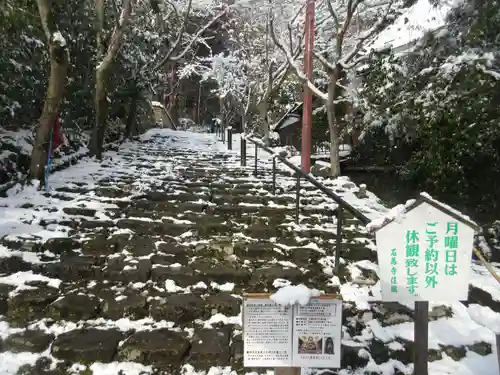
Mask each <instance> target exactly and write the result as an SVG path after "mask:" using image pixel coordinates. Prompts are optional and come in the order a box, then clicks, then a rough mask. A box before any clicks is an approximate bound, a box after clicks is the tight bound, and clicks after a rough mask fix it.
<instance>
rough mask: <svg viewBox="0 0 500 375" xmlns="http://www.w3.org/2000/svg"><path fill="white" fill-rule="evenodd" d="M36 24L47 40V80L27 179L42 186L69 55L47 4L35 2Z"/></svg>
mask: <svg viewBox="0 0 500 375" xmlns="http://www.w3.org/2000/svg"><path fill="white" fill-rule="evenodd" d="M37 5H38V12H39V14H40V20H41V23H42V27H43V30H44V33H45V37H46V39H47V44H48V48H49V55H50V78H49V83H48V87H47V94H46V97H45V102H44V106H43V110H42V114H41V116H40V119H39V121H38V128H37V131H36V139H35V144H34V145H33V151H32V154H31V165H30V170H29V176H30V177H31V178H37V179H39V180H40V181H42V182H43V176H44V171H45V164H46V162H47V151H48V147H49V137H50V131H51V129H52V127H53V126H54V122H55V121H56V118H57V116H58V112H59V106H60V104H61V100H62V97H63V90H64V85H65V82H66V74H67V70H68V65H69V51H68V45H67V43H66V40H65V39H64V37H63V36H62V34H61V32H60V31H59V29H58V26H57V22H56V20H55V19H54V15H53V11H52V2H51V1H50V0H37Z"/></svg>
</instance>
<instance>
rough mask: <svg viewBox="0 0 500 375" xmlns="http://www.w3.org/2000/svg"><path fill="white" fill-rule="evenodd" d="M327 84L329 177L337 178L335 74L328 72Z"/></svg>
mask: <svg viewBox="0 0 500 375" xmlns="http://www.w3.org/2000/svg"><path fill="white" fill-rule="evenodd" d="M328 75H329V82H328V101H327V103H326V114H327V118H328V128H329V130H330V164H331V169H330V175H331V176H332V177H338V176H339V175H340V157H339V147H340V138H339V126H338V123H337V119H336V115H335V91H336V87H337V74H336V72H335V71H334V72H330V73H329V74H328Z"/></svg>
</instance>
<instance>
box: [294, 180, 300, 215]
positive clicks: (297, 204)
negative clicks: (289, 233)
mask: <svg viewBox="0 0 500 375" xmlns="http://www.w3.org/2000/svg"><path fill="white" fill-rule="evenodd" d="M295 194H296V195H295V222H296V223H297V224H298V223H299V215H300V174H299V173H297V191H296V193H295Z"/></svg>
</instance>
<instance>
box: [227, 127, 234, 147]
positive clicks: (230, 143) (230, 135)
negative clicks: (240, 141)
mask: <svg viewBox="0 0 500 375" xmlns="http://www.w3.org/2000/svg"><path fill="white" fill-rule="evenodd" d="M227 149H228V150H232V149H233V128H232V127H231V126H229V127H228V128H227Z"/></svg>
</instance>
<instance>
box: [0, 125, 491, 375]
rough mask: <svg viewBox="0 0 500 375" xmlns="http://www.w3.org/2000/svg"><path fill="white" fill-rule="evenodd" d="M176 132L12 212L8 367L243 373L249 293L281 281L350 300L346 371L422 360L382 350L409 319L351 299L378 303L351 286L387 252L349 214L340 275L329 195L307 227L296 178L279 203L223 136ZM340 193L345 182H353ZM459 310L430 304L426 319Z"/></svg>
mask: <svg viewBox="0 0 500 375" xmlns="http://www.w3.org/2000/svg"><path fill="white" fill-rule="evenodd" d="M172 134H173V133H170V132H167V133H166V135H164V136H162V135H158V136H156V137H151V138H149V139H147V140H145V141H144V142H142V143H136V144H128V145H125V146H124V147H122V148H121V149H120V150H119V151H118V152H116V153H111V154H110V157H109V158H108V159H106V160H105V161H104V162H103V163H102V164H97V163H94V162H92V161H87V162H84V163H82V164H81V165H80V166H76V167H73V170H72V171H70V172H68V173H64V172H61V173H60V175H58V176H59V177H58V179H56V178H55V180H54V181H53V190H52V191H51V193H50V194H49V195H47V196H43V195H40V193H34V192H29V191H28V192H24V193H21V194H20V195H19V196H16V197H15V198H13V201H12V202H10V206H9V207H5V208H2V210H8V209H11V210H14V214H12V215H13V216H14V217H15V218H19V220H20V223H21V224H20V225H22V227H21V229H19V228H17V227H16V228H14V227H13V229H12V232H11V233H14V234H9V235H6V236H4V237H3V238H2V240H1V244H2V245H1V246H2V247H1V249H2V253H9V255H12V256H10V257H3V258H0V274H1V275H2V276H1V277H0V314H1V315H3V317H2V318H1V319H0V338H1V340H0V351H2V352H3V353H0V370H3V369H4V368H3V366H5V368H7V364H8V363H10V366H11V367H10V368H14V367H15V365H14V364H16V363H17V364H18V365H19V366H18V367H20V368H19V369H17V370H16V371H19V372H18V373H19V374H30V375H35V374H36V375H39V374H45V375H49V374H51V375H62V374H68V375H69V374H81V375H89V374H94V375H99V374H108V373H109V374H111V373H113V374H114V373H116V374H118V373H119V370H123V374H125V375H128V374H136V373H137V374H139V373H141V371H144V372H143V373H169V374H170V373H183V374H186V373H189V372H193V371H195V370H197V371H201V370H204V371H207V370H209V369H210V368H211V367H213V366H216V367H218V368H227V366H230V369H231V370H235V371H237V372H238V373H245V372H247V371H249V369H243V367H242V355H243V352H242V349H243V346H242V336H241V330H242V327H241V326H240V324H241V315H240V305H241V299H242V294H243V293H244V292H266V291H274V290H276V288H275V287H274V285H275V282H276V280H277V279H278V280H282V282H284V280H286V281H288V282H292V283H293V284H298V283H304V284H306V285H307V286H309V287H315V288H318V289H321V290H324V291H325V292H328V293H336V292H342V294H344V295H345V298H346V299H347V301H346V302H345V308H344V316H343V320H344V322H343V324H344V339H345V340H344V341H345V342H344V343H343V355H342V356H343V359H342V363H343V368H344V369H351V370H352V371H355V370H356V369H361V368H364V367H365V366H367V365H368V364H369V363H371V362H374V363H376V364H386V365H387V363H389V364H391V363H392V362H391V361H393V360H396V361H399V362H400V363H402V364H404V365H406V364H408V363H410V362H411V360H412V357H411V349H412V341H411V340H408V339H406V338H404V337H397V335H394V337H392V338H391V339H389V340H388V341H386V342H384V341H383V340H381V339H380V337H377V334H376V330H377V329H379V327H380V329H383V328H382V326H384V327H386V326H392V327H397V325H398V324H410V323H411V322H412V319H413V311H412V310H411V309H410V308H408V307H405V306H402V305H398V304H384V305H380V304H377V303H371V304H368V303H364V304H363V303H360V302H359V301H357V300H356V299H351V300H350V298H349V296H352V293H351V291H352V290H355V291H356V292H357V293H358V294H359V293H361V294H363V293H366V297H367V298H368V297H370V295H369V293H368V292H366V291H367V290H369V288H368V287H360V286H359V285H357V284H355V283H354V284H353V283H352V280H353V279H365V280H366V279H370V280H375V279H376V273H375V270H374V268H373V263H371V262H373V261H375V260H376V253H375V251H374V250H375V247H374V245H373V242H372V241H371V239H370V238H369V236H368V235H367V233H366V231H365V230H364V228H363V226H362V225H360V223H358V222H357V221H356V220H355V219H353V218H351V217H349V216H348V215H347V217H346V219H345V222H344V235H343V240H344V244H343V253H342V259H341V269H340V272H339V274H338V275H337V276H334V275H333V266H334V256H333V254H334V247H335V236H336V229H335V228H336V224H335V208H336V205H335V203H334V202H333V201H331V200H330V199H328V198H326V197H325V196H324V195H322V194H321V193H319V192H318V191H317V190H316V189H315V188H314V187H313V186H311V185H309V184H306V183H303V184H302V186H301V189H302V190H301V210H300V220H299V223H298V224H297V223H296V222H295V184H296V180H295V178H294V177H293V176H291V175H290V174H289V173H286V172H284V171H279V172H278V176H277V186H278V189H277V192H276V195H272V194H271V184H272V181H271V179H272V176H271V171H270V170H269V169H267V168H264V165H261V168H260V169H259V173H258V175H257V176H254V175H253V169H252V168H250V167H248V168H241V167H239V166H238V165H239V161H238V158H237V154H235V153H234V154H233V153H227V152H225V151H223V150H221V149H220V147H221V145H217V144H216V143H214V139H213V138H211V136H207V135H196V137H198V138H197V143H196V144H191V143H189V142H188V141H187V140H189V137H194V136H195V135H192V136H191V135H189V134H185V133H182V132H179V133H178V134H180V135H172ZM176 134H177V133H176ZM210 149H212V151H210ZM207 150H209V151H207ZM249 155H250V153H249ZM344 185H345V186H343V187H342V186H340V187H339V186H338V185H337V189H340V190H342V189H345V190H349V189H353V188H355V187H353V185H352V184H351V183H349V182H347V181H346V182H345V184H344ZM36 194H38V195H36ZM35 196H36V197H37V199H34V197H35ZM0 228H1V225H0ZM28 229H29V230H28ZM4 234H6V233H4ZM340 284H343V286H342V287H340ZM496 311H498V310H496ZM453 314H454V312H453V309H452V308H451V307H449V306H434V308H433V311H432V312H431V314H430V315H431V319H432V320H433V321H436V320H440V321H441V320H442V321H444V320H446V319H448V318H449V317H452V316H453ZM377 324H378V325H377ZM491 350H492V349H491V344H489V343H488V342H484V341H481V342H474V343H473V344H471V345H468V346H467V345H462V346H460V347H454V346H451V345H450V346H447V347H443V348H439V350H438V349H432V350H431V357H432V358H430V359H435V360H437V359H440V358H442V357H443V353H445V354H447V355H449V356H451V357H456V359H460V358H462V357H464V356H465V355H466V353H467V352H469V351H473V352H475V353H479V354H480V355H481V356H483V355H488V354H490V353H491ZM2 361H3V362H2ZM16 361H17V362H16ZM399 362H398V363H399ZM13 363H14V364H13ZM110 363H111V364H110ZM134 363H136V364H134ZM112 366H115V367H112ZM393 367H394V368H395V369H397V368H398V366H397V365H394V366H393ZM104 369H106V371H111V372H106V371H105V370H104ZM110 369H115V372H112V370H110ZM264 370H265V369H260V370H259V371H260V372H262V371H264ZM127 371H128V372H127ZM134 371H136V372H134ZM221 371H222V370H221ZM374 372H377V371H375V370H374ZM0 373H4V372H2V371H0ZM7 373H8V372H7ZM13 374H16V372H13Z"/></svg>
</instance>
